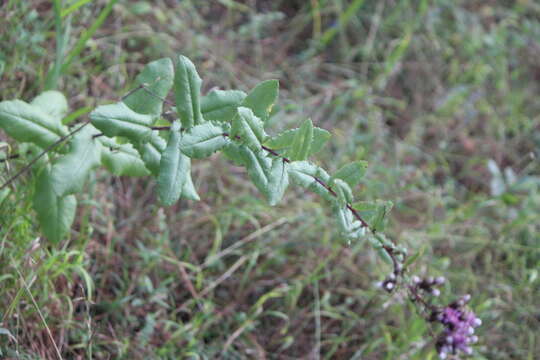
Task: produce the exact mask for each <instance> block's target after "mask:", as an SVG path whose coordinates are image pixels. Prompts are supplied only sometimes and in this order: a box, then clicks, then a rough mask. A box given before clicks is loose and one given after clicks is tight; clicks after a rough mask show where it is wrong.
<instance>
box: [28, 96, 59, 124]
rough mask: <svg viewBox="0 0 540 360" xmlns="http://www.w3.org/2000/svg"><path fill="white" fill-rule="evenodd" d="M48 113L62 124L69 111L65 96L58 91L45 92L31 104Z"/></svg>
mask: <svg viewBox="0 0 540 360" xmlns="http://www.w3.org/2000/svg"><path fill="white" fill-rule="evenodd" d="M30 104H31V105H33V106H36V107H38V108H39V109H41V110H42V111H43V112H46V113H47V114H49V115H50V116H52V117H53V118H55V119H56V120H58V123H60V122H61V120H62V118H63V117H64V116H66V114H67V111H68V103H67V100H66V97H65V96H64V94H62V93H61V92H59V91H56V90H49V91H44V92H42V93H41V94H39V95H38V96H36V97H35V98H34V100H32V102H31V103H30Z"/></svg>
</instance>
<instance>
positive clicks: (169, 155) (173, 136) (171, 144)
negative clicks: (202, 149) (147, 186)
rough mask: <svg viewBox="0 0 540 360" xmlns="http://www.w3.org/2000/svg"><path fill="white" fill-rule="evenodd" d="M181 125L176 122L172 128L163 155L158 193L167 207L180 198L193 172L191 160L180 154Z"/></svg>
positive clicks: (158, 180)
mask: <svg viewBox="0 0 540 360" xmlns="http://www.w3.org/2000/svg"><path fill="white" fill-rule="evenodd" d="M181 138H182V134H180V125H179V123H178V122H175V123H174V124H173V126H172V127H171V131H170V136H169V141H168V142H167V147H166V148H165V150H164V151H163V154H162V155H161V161H160V165H159V175H158V179H157V191H158V195H159V199H160V201H161V203H162V204H163V205H165V206H170V205H172V204H174V203H175V202H176V201H178V199H179V198H180V194H181V192H182V188H183V187H184V184H185V182H186V179H187V174H188V173H189V172H190V170H191V162H190V161H191V159H190V158H188V157H187V156H185V155H184V154H182V153H181V152H180V146H179V145H180V140H181Z"/></svg>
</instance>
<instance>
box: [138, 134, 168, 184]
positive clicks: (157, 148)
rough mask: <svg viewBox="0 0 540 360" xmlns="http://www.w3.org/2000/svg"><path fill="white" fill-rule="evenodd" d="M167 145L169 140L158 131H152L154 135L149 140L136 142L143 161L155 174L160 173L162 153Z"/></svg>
mask: <svg viewBox="0 0 540 360" xmlns="http://www.w3.org/2000/svg"><path fill="white" fill-rule="evenodd" d="M166 146H167V142H166V141H165V140H164V139H163V138H162V137H161V136H159V133H158V131H153V132H152V136H151V137H150V138H149V139H148V142H144V143H137V144H136V149H137V151H138V152H139V154H140V155H141V159H142V161H143V162H144V164H145V166H146V167H147V168H148V170H150V172H152V174H153V175H154V176H157V175H158V174H159V162H160V161H161V153H162V152H163V150H165V147H166Z"/></svg>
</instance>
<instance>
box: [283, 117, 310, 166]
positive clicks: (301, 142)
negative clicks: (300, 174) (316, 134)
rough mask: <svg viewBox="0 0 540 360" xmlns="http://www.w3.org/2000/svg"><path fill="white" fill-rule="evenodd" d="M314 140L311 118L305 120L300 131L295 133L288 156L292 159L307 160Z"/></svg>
mask: <svg viewBox="0 0 540 360" xmlns="http://www.w3.org/2000/svg"><path fill="white" fill-rule="evenodd" d="M312 142H313V123H312V122H311V119H307V120H306V121H304V123H303V124H302V126H300V129H299V130H298V132H297V133H296V134H295V135H294V138H293V141H292V145H291V148H290V150H289V151H288V152H287V156H288V157H289V159H290V160H293V161H296V160H306V159H307V157H308V156H309V151H310V149H311V143H312Z"/></svg>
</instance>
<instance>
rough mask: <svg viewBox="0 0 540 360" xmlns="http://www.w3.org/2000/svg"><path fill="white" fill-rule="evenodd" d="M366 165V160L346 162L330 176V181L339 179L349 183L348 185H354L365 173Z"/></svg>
mask: <svg viewBox="0 0 540 360" xmlns="http://www.w3.org/2000/svg"><path fill="white" fill-rule="evenodd" d="M367 165H368V164H367V161H362V160H360V161H355V162H352V163H350V164H347V165H345V166H343V167H342V168H341V169H339V170H338V171H337V172H336V173H335V174H334V175H333V176H332V179H331V180H330V182H332V181H333V180H334V179H341V180H343V181H345V182H346V183H347V184H349V186H350V187H354V186H356V185H358V184H359V183H360V181H361V180H362V178H363V177H364V175H365V174H366V169H367Z"/></svg>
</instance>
